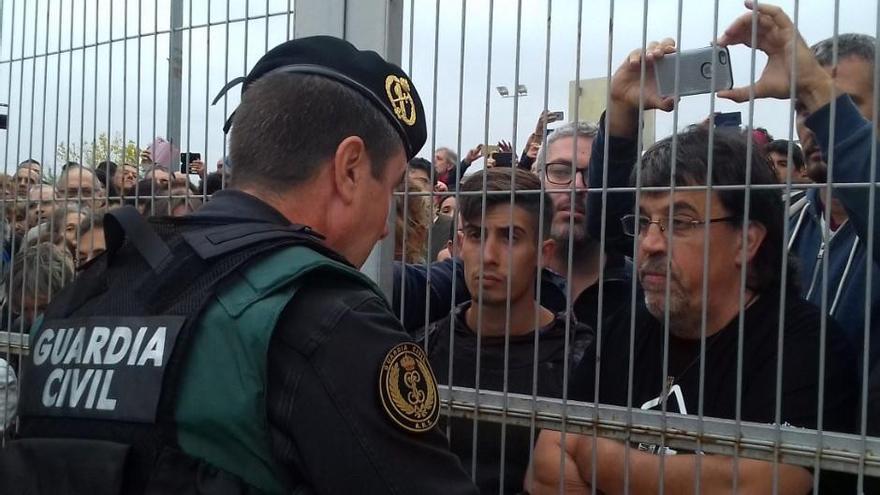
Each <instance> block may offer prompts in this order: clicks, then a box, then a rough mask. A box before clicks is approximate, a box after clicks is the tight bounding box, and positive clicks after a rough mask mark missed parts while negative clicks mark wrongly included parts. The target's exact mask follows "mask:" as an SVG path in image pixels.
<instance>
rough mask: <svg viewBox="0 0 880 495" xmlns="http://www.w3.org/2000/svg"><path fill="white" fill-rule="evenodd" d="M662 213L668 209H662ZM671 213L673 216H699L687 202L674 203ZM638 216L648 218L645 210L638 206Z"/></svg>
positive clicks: (666, 207)
mask: <svg viewBox="0 0 880 495" xmlns="http://www.w3.org/2000/svg"><path fill="white" fill-rule="evenodd" d="M663 211H665V212H668V211H669V207H668V206H665V207H663ZM672 213H673V215H675V214H679V213H685V214H691V215H694V216H699V213H697V210H696V208H694V207H693V205H691V204H690V203H688V202H687V201H676V202H675V203H673V204H672ZM639 215H644V216H650V215H649V214H648V212H647V211H645V208H644V207H643V206H639Z"/></svg>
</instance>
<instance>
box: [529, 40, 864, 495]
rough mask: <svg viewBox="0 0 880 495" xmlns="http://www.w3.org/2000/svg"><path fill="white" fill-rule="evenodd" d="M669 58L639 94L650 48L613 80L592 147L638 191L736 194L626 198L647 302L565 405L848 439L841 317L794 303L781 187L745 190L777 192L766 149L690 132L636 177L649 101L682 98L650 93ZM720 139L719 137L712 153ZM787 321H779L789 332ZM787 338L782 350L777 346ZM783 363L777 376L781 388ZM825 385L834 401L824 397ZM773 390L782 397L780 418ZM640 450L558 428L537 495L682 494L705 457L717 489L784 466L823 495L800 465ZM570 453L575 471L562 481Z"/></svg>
mask: <svg viewBox="0 0 880 495" xmlns="http://www.w3.org/2000/svg"><path fill="white" fill-rule="evenodd" d="M674 52H675V45H674V42H673V41H672V40H671V39H666V40H664V41H663V42H661V43H651V44H650V45H649V46H648V47H647V58H646V60H645V64H646V66H647V71H648V72H647V74H648V75H647V77H648V79H647V83H646V84H644V85H641V84H640V75H641V70H640V67H641V50H635V51H633V52H632V53H630V55H629V56H628V57H627V59H626V60H625V61H624V63H623V65H622V66H621V67H620V68H619V69H618V70H617V72H615V74H614V76H613V79H612V82H611V95H610V96H611V105H610V107H609V109H608V110H607V112H606V114H605V115H604V116H603V119H602V121H601V123H600V126H599V127H600V132H599V136H598V137H597V139H596V144H595V145H594V148H600V149H601V148H602V147H603V146H604V142H605V140H606V139H609V140H610V143H609V145H610V152H609V154H610V156H609V160H610V161H613V163H614V164H615V165H619V164H622V163H625V162H629V166H628V167H625V170H623V171H615V173H616V174H619V173H627V174H629V175H630V179H629V185H635V184H636V180H637V177H638V181H639V182H638V183H639V185H640V186H644V187H671V186H673V185H675V186H679V187H683V186H691V187H693V186H706V185H707V184H710V183H711V184H712V185H714V186H718V185H731V186H736V185H738V186H742V187H741V188H731V189H724V190H711V192H708V191H707V190H706V189H705V188H702V189H701V188H698V189H696V190H693V189H685V190H676V191H671V190H666V191H663V190H661V191H646V192H642V193H640V195H639V197H638V198H637V203H636V202H635V201H633V202H630V203H629V212H625V213H623V214H622V215H621V221H620V222H618V226H617V228H616V229H615V230H617V231H618V232H619V233H621V234H623V235H625V236H627V237H629V238H630V239H632V238H635V240H636V243H637V246H638V248H637V251H636V253H635V255H636V256H635V259H634V263H635V264H636V266H637V267H638V281H639V284H640V286H641V289H642V290H643V292H644V296H643V297H642V298H639V299H638V300H637V301H636V305H635V306H634V307H632V308H631V309H630V310H629V311H627V312H626V313H625V314H623V315H621V316H622V317H621V318H618V319H616V320H615V321H612V322H608V323H606V325H605V326H604V327H603V329H602V335H601V342H602V345H601V349H597V348H596V346H592V347H591V348H590V349H588V350H587V354H586V355H585V356H584V359H583V360H582V361H581V365H580V367H579V368H578V369H577V370H575V372H574V375H573V376H572V387H571V389H570V391H569V392H570V394H569V397H570V398H573V399H576V400H582V401H591V402H592V401H596V402H601V403H603V404H611V405H617V406H631V407H633V408H636V409H645V410H662V411H666V412H672V413H678V414H685V415H694V414H697V413H701V414H703V415H705V416H708V417H715V418H725V419H734V418H738V419H741V420H743V421H752V422H758V423H764V424H770V423H776V422H782V423H785V424H790V425H793V426H796V427H802V428H817V427H819V426H820V425H821V427H822V428H823V429H824V430H827V431H840V432H849V431H851V429H852V427H853V425H854V421H855V404H856V398H857V395H856V370H855V366H854V363H853V361H852V360H851V359H850V358H849V354H848V352H849V349H848V345H847V342H846V340H845V339H843V338H842V337H841V336H839V334H838V333H837V332H838V331H839V330H838V329H836V328H835V326H834V324H833V322H832V323H831V324H830V325H829V328H828V329H827V334H826V332H822V331H821V327H822V323H821V320H822V315H821V312H820V311H819V309H818V308H816V307H815V306H813V305H812V304H810V303H808V302H806V301H805V300H803V299H802V298H801V297H800V296H799V295H798V292H797V291H798V288H797V284H796V282H795V283H792V282H791V281H792V280H794V279H793V278H792V277H791V271H792V269H793V268H792V267H793V263H791V262H789V263H788V265H787V266H788V271H785V270H783V267H784V264H783V261H784V256H785V255H784V248H785V246H784V238H783V222H784V221H785V214H784V211H783V205H782V202H781V201H780V198H779V193H778V191H776V190H773V189H752V190H746V188H745V184H746V182H747V175H748V179H749V181H750V183H751V184H773V183H776V179H775V177H774V176H773V174H772V172H771V170H770V169H769V168H768V167H767V165H766V161H765V160H764V159H763V158H762V156H761V155H760V153H758V151H757V150H754V149H753V150H751V155H750V154H749V151H750V150H749V147H748V144H747V141H746V139H745V138H743V137H742V135H741V134H740V133H738V132H733V133H730V132H724V131H722V130H720V129H719V130H710V129H705V128H696V129H694V130H691V131H687V132H684V133H682V134H679V135H677V136H673V137H670V138H667V139H664V140H662V141H660V142H659V143H657V144H656V145H654V146H653V147H652V148H651V149H649V150H648V151H647V152H646V153H645V154H644V156H642V159H641V170H637V171H636V170H633V168H634V164H635V163H636V161H637V156H638V154H637V148H636V146H637V134H638V122H639V108H640V99H642V101H643V102H644V108H645V109H646V110H648V109H653V108H657V109H661V110H667V111H668V110H671V109H672V107H673V103H674V102H673V99H672V98H670V97H666V98H664V97H661V96H660V95H658V94H657V91H656V89H654V88H655V85H654V71H653V64H654V62H655V61H656V60H658V59H660V58H662V57H663V56H664V55H668V54H670V53H674ZM642 89H643V90H644V93H643V94H642V95H640V90H642ZM606 119H607V123H608V128H609V130H608V132H609V137H607V138H606V136H605V130H604V124H605V122H606ZM710 132H714V141H713V144H712V147H711V149H710V148H709V142H710V136H709V133H710ZM710 152H711V154H712V163H713V166H712V170H711V177H710V176H709V173H710V172H709V170H708V168H707V164H708V162H709V158H708V157H707V154H708V153H710ZM602 157H603V154H599V153H593V158H592V160H591V163H590V167H591V169H596V168H598V169H602V168H603V166H604V164H603V162H602V160H601V158H602ZM747 167H751V169H750V170H748V169H747ZM611 173H612V167H611V163H609V174H611ZM597 175H598V174H597ZM600 177H601V176H600ZM591 178H592V177H591ZM609 179H610V178H609ZM610 185H614V186H617V185H619V184H616V183H610ZM609 194H611V193H610V192H609ZM630 198H631V199H635V198H633V196H632V195H630ZM635 204H637V205H638V209H637V210H635V211H634V206H635ZM707 243H708V245H707ZM786 279H787V280H788V281H789V283H787V284H785V283H783V281H784V280H786ZM780 303H781V307H780ZM780 313H782V315H780ZM780 316H783V317H784V318H783V323H782V325H781V326H780V324H779V322H780ZM780 332H782V337H783V341H784V343H783V345H782V348H781V349H780V348H778V347H777V346H778V342H779V339H780V335H779V334H780ZM823 339H824V343H823ZM740 346H742V348H741V352H740ZM823 349H824V352H825V354H824V356H823V355H822V352H823ZM740 357H741V359H742V362H739V359H740ZM779 360H781V369H782V376H781V381H780V382H779V383H778V384H777V380H776V376H777V364H778V361H779ZM820 362H824V369H823V370H822V371H824V376H823V375H822V374H821V373H820ZM597 363H598V366H597ZM597 367H598V370H597ZM630 369H632V375H631V374H630V371H629V370H630ZM740 371H741V373H742V374H741V375H740V376H738V375H739V373H740ZM597 373H598V376H597ZM597 380H598V383H596V382H597ZM823 382H824V391H825V396H824V401H823V403H822V404H819V403H818V402H817V397H818V394H819V389H820V387H822V386H823ZM630 384H631V386H630ZM597 387H598V388H597ZM777 397H781V398H782V402H781V409H780V410H778V411H777V409H776V407H775V405H776V398H777ZM820 417H821V418H822V420H821V423H820V420H819V418H820ZM631 447H632V448H631V449H629V452H628V454H627V452H626V450H627V449H626V446H625V445H624V444H623V443H622V442H619V441H617V440H611V439H605V438H599V439H597V440H596V441H595V443H594V439H593V437H592V436H584V435H578V434H571V433H569V434H567V435H566V436H565V439H564V440H563V437H562V436H561V434H560V433H558V432H555V431H551V430H544V431H543V432H542V433H541V436H540V439H539V441H538V445H537V447H536V453H535V472H534V478H533V480H531V481H532V483H530V492H531V493H534V494H541V493H556V492H557V490H558V488H557V487H558V485H559V484H560V483H563V484H565V486H566V487H569V488H571V487H580V488H581V489H589V488H590V484H591V483H595V485H594V486H593V488H595V489H596V490H598V491H601V492H604V493H619V492H621V491H622V490H623V487H624V485H625V484H626V483H627V482H628V483H629V489H630V490H631V491H633V492H634V493H648V492H656V491H657V490H658V489H661V486H660V483H663V485H662V489H665V490H667V491H670V492H676V493H678V492H687V491H692V490H694V489H695V483H696V482H697V480H696V478H695V473H696V472H697V471H696V470H695V469H696V465H697V463H698V462H699V463H700V464H701V467H702V469H701V471H700V479H699V483H700V486H701V489H702V490H703V491H706V492H709V493H717V492H722V491H726V490H729V489H730V488H731V487H732V486H738V487H739V489H740V490H742V491H746V492H768V491H770V490H771V489H772V485H773V480H774V472H776V474H778V478H777V479H778V482H779V484H778V488H779V492H780V493H783V494H802V493H807V492H809V491H810V489H811V488H813V487H812V484H813V474H812V473H810V471H809V470H807V469H805V468H802V467H798V466H795V465H790V464H779V465H778V466H777V465H774V463H772V462H765V461H758V460H752V459H739V460H736V461H735V460H734V459H733V458H732V457H729V456H723V455H705V454H704V453H702V452H692V451H686V450H683V449H673V448H671V447H670V446H669V445H665V444H662V443H650V442H645V443H634V444H633V445H631ZM561 455H562V456H564V458H565V461H566V466H569V468H568V469H566V470H565V471H563V472H560V470H559V468H560V456H561ZM594 455H595V458H596V459H595V462H594ZM698 458H699V459H698ZM734 467H735V469H734ZM661 468H662V469H663V476H662V478H661V477H660V476H659V473H660V469H661ZM777 469H778V471H775V470H777ZM626 472H628V480H627V479H626V477H625V473H626ZM594 473H595V478H594V476H593V475H594ZM849 481H850V480H848V479H845V478H844V479H842V477H841V476H837V475H835V474H831V473H825V472H823V473H821V475H820V486H819V487H816V488H822V489H823V490H822V491H826V490H827V491H829V493H830V492H834V493H837V491H835V490H847V489H851V487H850V486H849V484H848V482H849Z"/></svg>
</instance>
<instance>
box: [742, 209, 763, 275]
mask: <svg viewBox="0 0 880 495" xmlns="http://www.w3.org/2000/svg"><path fill="white" fill-rule="evenodd" d="M765 237H767V227H765V226H764V224H763V223H761V222H758V221H756V220H751V221H749V227H748V229H747V230H746V243H747V244H746V246H745V248H743V242H742V239H743V238H742V233H741V232H737V237H736V238H737V241H736V244H737V246H738V251H739V253H740V254H739V256H737V257H736V266H738V267H741V266H742V265H743V263H746V264H748V263H749V262H750V261H752V259H753V258H754V257H755V254H756V253H757V252H758V249H759V248H760V247H761V244H762V243H763V242H764V238H765Z"/></svg>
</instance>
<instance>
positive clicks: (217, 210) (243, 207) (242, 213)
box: [191, 189, 291, 225]
mask: <svg viewBox="0 0 880 495" xmlns="http://www.w3.org/2000/svg"><path fill="white" fill-rule="evenodd" d="M191 216H194V217H198V218H201V219H204V218H222V219H224V220H227V221H228V220H232V221H254V222H268V223H275V224H278V225H290V224H291V222H290V220H288V219H287V218H286V217H285V216H284V215H282V214H281V212H280V211H278V210H276V209H275V208H273V207H271V206H269V204H268V203H266V202H264V201H262V200H260V199H259V198H257V197H256V196H252V195H250V194H248V193H246V192H243V191H237V190H234V189H225V190H222V191H217V192H216V193H214V195H213V196H212V197H211V201H208V202H207V203H205V205H204V206H202V207H201V208H199V209H198V210H197V211H196V212H195V213H192V215H191Z"/></svg>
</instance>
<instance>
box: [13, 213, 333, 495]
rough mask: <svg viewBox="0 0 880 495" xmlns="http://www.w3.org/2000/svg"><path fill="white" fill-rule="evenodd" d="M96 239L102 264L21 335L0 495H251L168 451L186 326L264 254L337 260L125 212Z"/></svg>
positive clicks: (298, 237)
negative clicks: (15, 404)
mask: <svg viewBox="0 0 880 495" xmlns="http://www.w3.org/2000/svg"><path fill="white" fill-rule="evenodd" d="M105 235H106V237H107V252H106V253H105V254H103V255H101V256H99V257H98V258H96V259H95V260H93V261H92V262H91V263H90V264H89V265H88V266H87V267H86V268H85V270H84V271H83V272H82V273H81V274H80V275H79V277H78V278H77V279H76V280H75V281H74V282H72V283H71V284H70V285H69V286H68V287H66V288H65V289H64V290H63V291H62V292H60V293H59V294H57V296H56V297H55V298H54V300H53V301H52V303H51V304H50V306H49V308H48V309H47V311H46V313H45V315H44V317H43V319H42V321H43V323H42V324H41V325H40V327H39V328H40V329H41V330H42V332H40V333H39V336H38V337H37V338H36V339H34V335H32V339H31V352H30V356H28V357H27V358H26V359H23V365H22V366H23V369H22V373H21V377H20V378H21V387H20V389H21V400H20V408H19V429H18V433H17V435H16V436H15V439H14V440H13V441H11V442H9V443H7V446H6V448H5V449H4V450H2V451H0V493H2V494H43V493H47V494H48V493H51V494H66V493H70V494H80V493H87V494H97V495H100V494H122V493H124V494H130V493H131V494H137V493H147V494H159V493H161V494H165V493H223V494H237V493H254V492H255V490H254V489H253V488H251V487H249V486H247V485H246V484H244V483H243V482H242V481H241V480H240V479H238V478H237V477H235V476H233V475H231V474H229V473H226V472H223V471H221V470H219V469H217V468H214V467H213V466H210V465H208V464H206V463H204V462H203V461H201V460H200V459H196V458H193V457H191V456H188V455H187V454H185V453H183V452H182V451H181V450H180V448H179V447H178V445H177V441H176V429H175V423H174V412H175V397H176V393H177V390H178V389H179V384H180V378H181V371H182V368H183V366H182V364H183V363H184V362H185V361H186V359H187V351H188V348H189V344H190V342H191V341H192V340H193V329H194V328H196V325H194V323H195V322H196V321H198V319H199V315H200V314H201V312H202V311H203V309H204V307H205V305H206V303H207V301H209V300H210V298H211V296H212V295H213V294H214V293H215V292H216V291H217V290H218V288H220V287H222V284H223V283H224V279H226V278H227V276H228V275H230V274H231V273H232V272H234V271H235V270H238V269H239V268H243V267H245V265H246V264H247V263H249V262H252V261H254V260H257V259H260V258H261V257H262V256H264V255H266V254H268V253H271V252H274V251H276V250H278V249H281V248H285V247H290V246H294V245H304V246H308V247H309V248H311V249H314V250H316V251H318V252H320V253H321V254H323V255H325V256H327V257H330V258H331V259H334V260H339V261H343V262H344V260H341V259H340V257H339V256H338V255H337V254H335V253H334V252H333V251H331V250H330V249H329V248H327V247H326V246H324V245H323V244H322V243H321V241H320V238H319V237H317V236H316V235H314V234H313V233H312V232H311V231H310V230H309V229H308V228H306V227H302V226H295V225H293V226H284V225H279V224H273V223H263V222H254V221H243V222H237V223H236V222H232V223H230V222H228V221H227V220H225V219H224V220H222V221H221V220H218V219H212V218H204V217H201V218H200V217H197V216H196V217H184V218H163V219H151V220H150V221H149V223H147V221H146V220H144V219H142V218H141V217H140V216H139V215H138V213H137V211H136V210H134V209H133V208H130V207H125V208H119V209H116V210H113V211H111V212H110V213H108V214H107V216H106V217H105ZM52 322H64V324H61V325H60V326H55V325H54V324H53V323H52ZM47 325H48V326H47ZM53 326H54V327H53ZM47 328H48V330H47ZM62 344H63V345H62ZM77 346H79V347H78V348H77ZM74 348H76V349H77V350H76V351H73V350H71V349H74ZM59 349H61V350H60V351H59ZM38 364H39V366H37V365H38ZM45 364H50V366H44V365H45ZM93 365H95V366H93ZM97 365H100V366H97ZM108 365H112V366H108ZM90 366H93V367H91V368H90ZM108 374H109V375H111V376H108ZM111 379H112V380H114V381H116V383H117V384H119V383H120V382H121V383H122V384H124V385H125V387H124V392H122V394H123V395H122V396H121V397H120V396H118V392H117V396H116V397H112V398H111V397H109V396H108V395H107V394H106V387H107V386H106V385H105V383H108V380H111ZM115 388H116V389H117V390H118V389H119V387H118V386H117V387H115ZM71 404H73V407H71ZM56 406H63V407H56ZM288 481H289V484H290V486H296V485H298V483H297V480H288Z"/></svg>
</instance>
